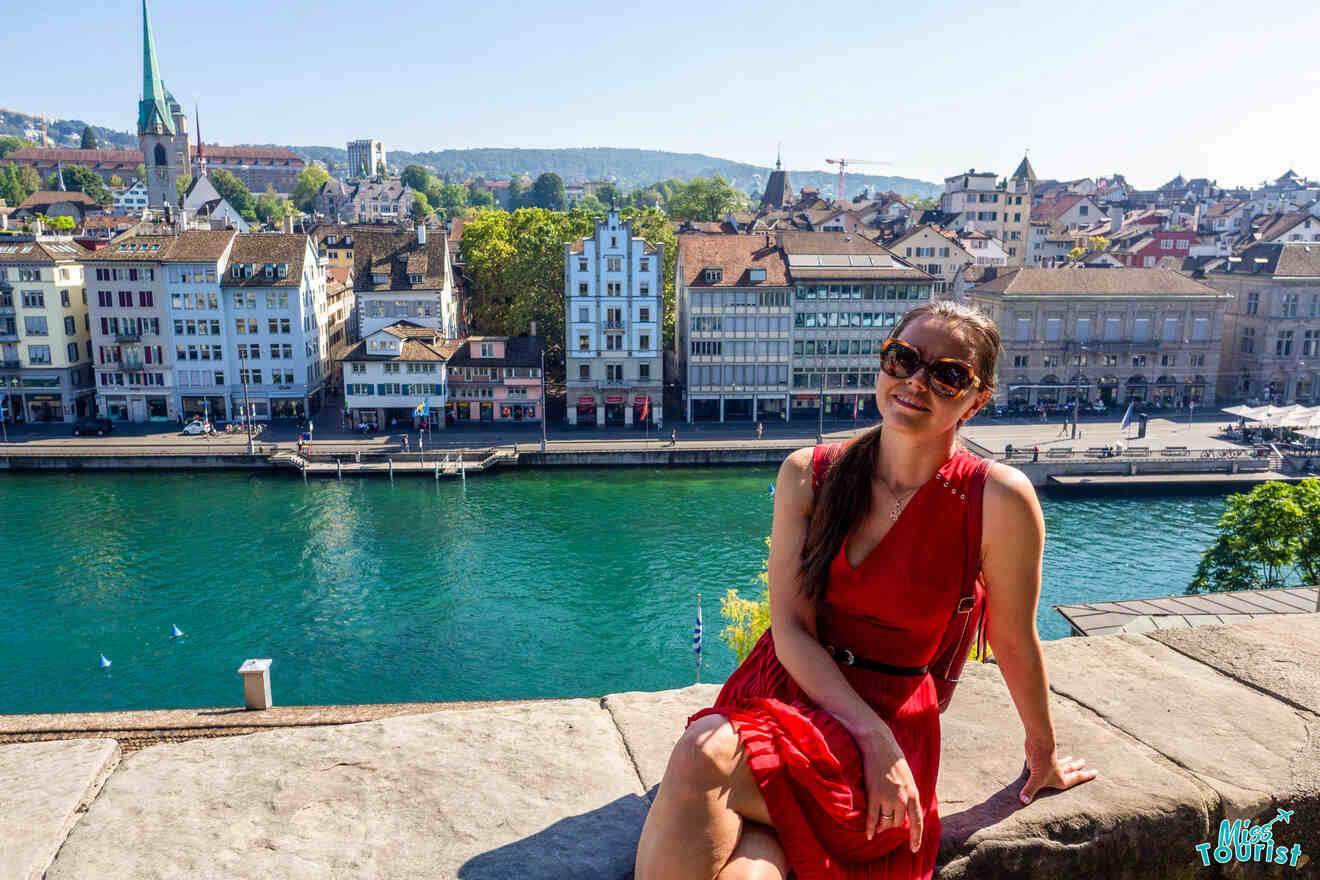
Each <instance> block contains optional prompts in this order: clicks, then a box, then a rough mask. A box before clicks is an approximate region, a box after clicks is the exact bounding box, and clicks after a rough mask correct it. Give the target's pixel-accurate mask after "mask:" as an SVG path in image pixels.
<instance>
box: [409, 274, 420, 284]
mask: <svg viewBox="0 0 1320 880" xmlns="http://www.w3.org/2000/svg"><path fill="white" fill-rule="evenodd" d="M408 283H409V284H421V283H422V276H421V275H409V276H408Z"/></svg>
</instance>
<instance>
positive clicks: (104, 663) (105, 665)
mask: <svg viewBox="0 0 1320 880" xmlns="http://www.w3.org/2000/svg"><path fill="white" fill-rule="evenodd" d="M101 668H102V669H109V668H110V661H109V660H107V659H105V655H104V654H102V655H101Z"/></svg>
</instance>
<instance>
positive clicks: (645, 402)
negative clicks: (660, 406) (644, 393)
mask: <svg viewBox="0 0 1320 880" xmlns="http://www.w3.org/2000/svg"><path fill="white" fill-rule="evenodd" d="M650 414H651V398H650V397H643V398H642V421H643V422H645V421H646V417H647V416H649V415H650Z"/></svg>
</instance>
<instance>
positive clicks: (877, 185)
mask: <svg viewBox="0 0 1320 880" xmlns="http://www.w3.org/2000/svg"><path fill="white" fill-rule="evenodd" d="M46 122H47V125H46V128H47V132H48V134H49V135H50V139H51V141H52V142H53V145H54V146H57V147H77V146H78V145H79V143H81V141H82V132H83V128H84V127H85V126H86V125H87V123H85V122H83V121H82V120H80V119H47V121H46ZM34 130H35V131H40V130H41V117H40V116H33V115H32V114H30V113H23V112H21V111H17V110H6V109H0V134H9V135H14V136H16V137H26V136H27V134H28V133H29V132H31V131H34ZM92 133H93V134H94V135H96V140H97V146H99V147H100V148H101V149H103V150H111V149H119V150H136V149H137V148H138V139H137V135H135V134H132V133H130V132H124V131H115V130H114V129H110V128H105V127H103V126H99V125H93V126H92ZM234 146H244V145H239V144H235V145H234ZM247 146H264V147H285V148H287V149H289V150H292V151H293V152H295V153H297V154H298V155H299V156H301V157H302V158H303V159H304V160H312V159H316V160H319V161H321V162H324V163H326V165H327V166H328V167H329V168H330V169H331V173H332V174H336V175H339V176H342V175H345V174H347V173H348V167H347V166H348V152H347V150H345V149H344V148H342V147H321V146H297V145H292V144H251V145H247ZM385 150H386V154H387V158H388V159H389V163H390V168H391V169H393V170H395V171H400V170H402V169H403V167H404V166H405V165H423V166H427V167H429V168H430V169H432V171H433V173H435V174H437V175H439V176H442V177H443V176H445V175H449V176H450V177H451V178H457V179H458V180H460V181H462V180H466V179H468V178H472V177H490V178H497V179H507V178H509V177H512V176H513V175H515V174H522V175H525V176H527V177H531V178H535V177H536V176H537V175H538V174H541V173H543V172H546V171H553V172H555V173H556V174H558V175H559V176H560V177H562V178H563V179H564V182H565V183H580V182H584V181H588V180H610V181H613V182H614V183H615V184H616V185H617V186H619V188H620V189H622V190H624V191H625V192H626V191H629V190H633V189H637V188H639V187H643V186H649V185H651V184H653V183H658V182H659V181H662V180H669V179H671V178H677V179H679V180H690V179H692V178H693V177H711V176H712V175H715V174H718V175H720V176H721V177H723V178H724V179H725V180H727V181H728V182H729V183H730V184H731V185H732V186H733V187H734V188H735V189H737V190H739V191H741V192H752V191H755V192H756V193H757V194H758V195H759V193H760V192H762V191H764V189H765V184H766V181H767V180H768V179H769V177H770V172H771V171H772V170H773V169H772V168H771V167H770V166H768V165H766V166H761V165H751V164H749V163H746V162H734V161H732V160H729V159H719V158H716V157H714V156H706V155H703V154H701V153H668V152H665V151H663V150H638V149H629V148H623V147H575V148H565V149H524V148H505V147H480V148H475V149H469V150H432V151H426V152H417V153H413V152H408V151H406V150H391V149H390V146H389V144H386V145H385ZM837 179H838V178H837V175H835V174H833V173H832V172H829V171H789V172H788V180H789V183H790V184H791V185H792V187H793V189H794V190H795V191H796V190H799V189H801V188H802V187H804V186H814V187H816V188H817V189H819V190H820V192H821V194H822V195H828V196H831V197H832V196H833V195H834V190H835V186H836V181H837ZM846 184H847V189H848V196H849V197H855V196H856V195H858V194H859V193H860V192H861V191H862V190H863V189H864V188H868V187H869V188H870V189H871V190H872V191H873V192H884V191H886V190H893V191H894V192H896V193H898V194H899V195H904V196H906V195H918V196H931V195H938V194H939V193H940V192H941V191H942V190H943V187H942V186H941V185H940V184H937V183H930V182H928V181H925V180H916V179H914V178H911V177H893V176H887V175H878V174H859V173H851V172H850V173H849V174H848V177H847V182H846Z"/></svg>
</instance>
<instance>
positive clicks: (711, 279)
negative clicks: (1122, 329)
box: [702, 268, 724, 284]
mask: <svg viewBox="0 0 1320 880" xmlns="http://www.w3.org/2000/svg"><path fill="white" fill-rule="evenodd" d="M702 277H703V278H704V279H705V281H706V283H707V284H717V283H719V282H720V281H723V280H724V270H723V269H713V268H707V269H706V270H705V271H704V272H702Z"/></svg>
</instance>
